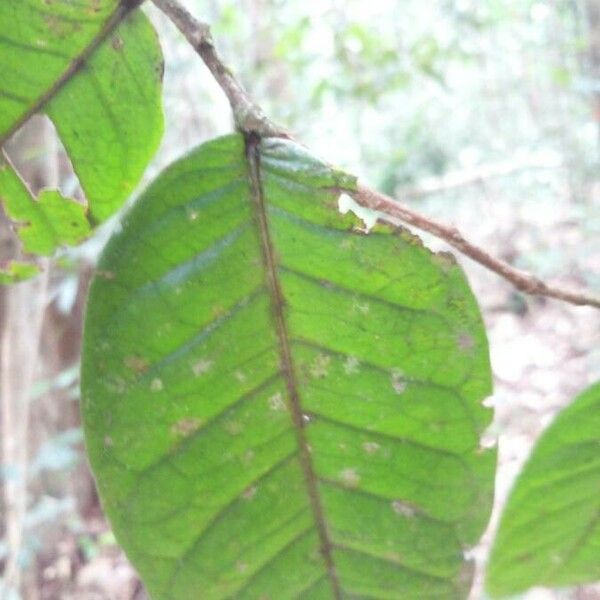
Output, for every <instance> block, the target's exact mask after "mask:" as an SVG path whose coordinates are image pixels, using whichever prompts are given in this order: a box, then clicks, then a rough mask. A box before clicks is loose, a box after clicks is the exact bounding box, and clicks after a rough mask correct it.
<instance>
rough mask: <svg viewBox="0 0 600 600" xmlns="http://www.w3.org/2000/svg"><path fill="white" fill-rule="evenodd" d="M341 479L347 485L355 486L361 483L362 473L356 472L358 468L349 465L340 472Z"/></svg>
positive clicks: (349, 486)
mask: <svg viewBox="0 0 600 600" xmlns="http://www.w3.org/2000/svg"><path fill="white" fill-rule="evenodd" d="M340 479H341V481H342V483H343V484H344V486H345V487H348V488H355V487H358V484H359V483H360V475H359V474H358V473H357V472H356V469H354V468H352V467H348V468H347V469H343V470H342V471H341V473H340Z"/></svg>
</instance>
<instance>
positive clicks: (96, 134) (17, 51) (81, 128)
mask: <svg viewBox="0 0 600 600" xmlns="http://www.w3.org/2000/svg"><path fill="white" fill-rule="evenodd" d="M132 4H133V3H132V2H119V1H118V0H87V1H82V2H73V1H72V0H53V1H52V2H44V1H42V0H2V2H0V73H2V79H1V81H0V146H2V145H3V144H4V142H5V141H6V140H7V139H8V138H9V137H10V136H11V135H12V134H13V133H14V131H15V130H16V129H17V128H18V127H19V126H20V125H21V124H22V123H23V122H24V121H25V120H27V118H29V117H30V116H31V115H32V114H34V113H36V112H46V113H47V114H48V115H49V116H50V118H51V119H52V121H53V122H54V124H55V126H56V128H57V130H58V133H59V135H60V137H61V139H62V141H63V143H64V145H65V147H66V149H67V151H68V153H69V156H70V158H71V161H72V163H73V168H74V169H75V172H76V173H77V175H78V177H79V180H80V182H81V185H82V187H83V189H84V191H85V194H86V196H87V199H88V201H89V205H90V217H91V219H92V221H102V220H104V219H106V218H107V217H108V216H110V215H111V214H112V213H114V212H115V211H116V210H117V209H118V208H119V207H120V206H121V204H122V203H123V201H124V200H125V199H126V198H127V196H128V195H129V194H130V192H131V191H132V189H133V187H134V186H135V185H136V184H137V183H138V181H139V179H140V177H141V175H142V173H143V171H144V169H145V167H146V165H147V163H148V161H149V160H150V158H151V157H152V155H153V154H154V152H155V150H156V148H157V146H158V143H159V142H160V138H161V135H162V126H163V125H162V124H163V119H162V109H161V101H160V90H161V79H162V55H161V51H160V47H159V44H158V40H157V37H156V34H155V32H154V30H153V28H152V26H151V25H150V23H149V21H148V20H147V18H146V17H145V16H144V15H143V14H142V13H141V12H140V11H135V12H134V13H132V14H129V15H128V12H129V10H130V9H129V8H128V5H132Z"/></svg>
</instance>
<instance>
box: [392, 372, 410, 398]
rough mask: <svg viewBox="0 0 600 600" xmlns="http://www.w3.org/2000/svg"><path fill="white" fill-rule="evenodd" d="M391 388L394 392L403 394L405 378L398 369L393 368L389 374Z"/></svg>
mask: <svg viewBox="0 0 600 600" xmlns="http://www.w3.org/2000/svg"><path fill="white" fill-rule="evenodd" d="M391 382H392V388H393V389H394V392H396V394H403V393H404V391H405V390H406V379H405V378H404V373H403V372H402V371H401V370H400V369H394V370H393V371H392V375H391Z"/></svg>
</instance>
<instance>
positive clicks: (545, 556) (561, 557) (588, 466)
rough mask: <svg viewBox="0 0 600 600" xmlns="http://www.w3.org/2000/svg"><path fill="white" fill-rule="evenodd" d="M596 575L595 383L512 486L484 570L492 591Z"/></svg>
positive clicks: (599, 425)
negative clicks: (488, 560)
mask: <svg viewBox="0 0 600 600" xmlns="http://www.w3.org/2000/svg"><path fill="white" fill-rule="evenodd" d="M596 580H600V383H597V384H595V385H593V386H592V387H590V388H588V389H587V390H586V391H585V392H583V393H582V394H581V395H579V396H578V397H577V398H576V399H575V400H574V402H573V403H572V404H571V405H570V406H568V407H567V408H566V409H564V410H563V411H562V412H561V413H560V414H559V415H558V417H556V419H555V420H554V422H553V423H552V424H551V425H550V427H548V429H547V430H546V431H545V432H544V433H543V435H542V437H541V438H540V440H539V442H538V443H537V444H536V446H535V448H534V450H533V453H532V455H531V457H530V458H529V460H528V462H527V463H526V465H525V467H524V468H523V470H522V472H521V474H520V475H519V478H518V479H517V482H516V484H515V486H514V489H513V490H512V492H511V494H510V497H509V499H508V502H507V504H506V508H505V509H504V513H503V515H502V518H501V521H500V527H499V530H498V534H497V536H496V540H495V543H494V546H493V548H492V554H491V558H490V563H489V567H488V573H487V587H488V589H489V590H490V592H491V593H492V594H493V595H494V596H506V595H510V594H514V593H516V592H520V591H523V590H526V589H527V588H529V587H532V586H535V585H542V586H548V587H563V586H568V585H576V584H580V583H586V582H591V581H596Z"/></svg>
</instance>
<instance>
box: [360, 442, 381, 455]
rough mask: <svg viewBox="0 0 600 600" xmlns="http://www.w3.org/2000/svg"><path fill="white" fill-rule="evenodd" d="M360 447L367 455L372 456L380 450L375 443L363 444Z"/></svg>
mask: <svg viewBox="0 0 600 600" xmlns="http://www.w3.org/2000/svg"><path fill="white" fill-rule="evenodd" d="M362 447H363V450H364V451H365V452H366V453H367V454H374V453H375V452H377V450H379V449H380V448H381V446H380V445H379V444H378V443H377V442H363V445H362Z"/></svg>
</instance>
